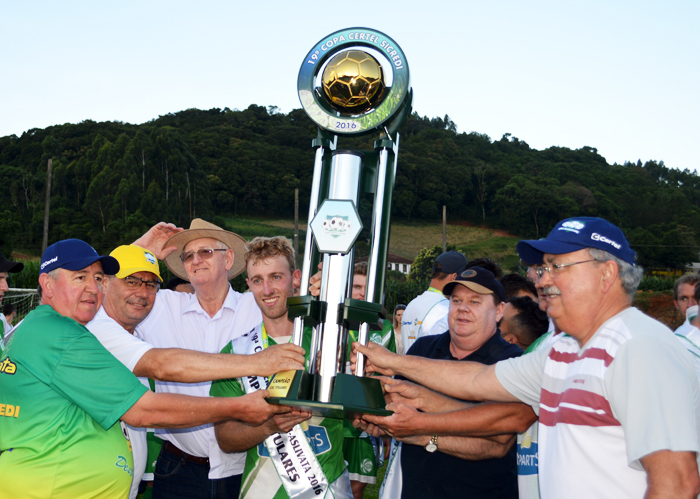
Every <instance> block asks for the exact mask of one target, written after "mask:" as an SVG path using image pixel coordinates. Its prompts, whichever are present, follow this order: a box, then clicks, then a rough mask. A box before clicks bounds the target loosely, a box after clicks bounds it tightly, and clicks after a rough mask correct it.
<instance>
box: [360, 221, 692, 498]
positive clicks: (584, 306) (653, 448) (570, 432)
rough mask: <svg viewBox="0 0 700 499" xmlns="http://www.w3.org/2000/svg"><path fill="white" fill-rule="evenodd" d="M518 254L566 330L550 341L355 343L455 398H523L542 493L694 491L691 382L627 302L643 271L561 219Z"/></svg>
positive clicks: (684, 366) (686, 366)
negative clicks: (500, 349) (483, 351)
mask: <svg viewBox="0 0 700 499" xmlns="http://www.w3.org/2000/svg"><path fill="white" fill-rule="evenodd" d="M518 253H519V254H520V257H521V258H522V259H523V260H525V261H528V262H541V263H542V265H541V266H540V267H538V269H537V273H538V276H539V285H540V286H542V288H543V293H542V296H543V297H544V299H545V300H547V314H548V315H549V316H550V317H551V318H552V319H553V320H554V322H555V323H556V324H557V326H558V327H559V328H561V329H562V330H563V331H566V333H567V334H564V335H561V337H559V338H558V339H557V340H556V341H554V342H552V344H551V345H549V346H548V347H546V348H542V349H540V350H538V351H537V352H533V353H531V354H528V355H524V356H522V357H520V358H517V359H508V360H505V361H502V362H499V363H498V364H496V365H495V366H483V365H479V364H476V363H468V362H460V363H454V364H451V363H449V362H444V361H435V360H430V359H423V358H416V357H402V358H398V357H396V356H393V355H390V354H388V353H386V352H385V351H383V350H381V349H380V348H377V347H376V346H374V345H367V346H366V347H362V346H361V345H360V346H358V345H357V344H356V345H354V348H356V350H357V351H360V352H362V353H364V354H365V355H366V356H367V357H368V358H369V360H370V362H371V364H372V366H373V367H374V368H375V369H376V370H378V371H380V372H383V373H385V374H401V375H404V376H406V377H408V378H410V379H413V380H415V381H417V382H419V383H421V384H423V385H425V386H428V387H429V388H432V389H435V390H439V391H440V392H442V393H445V394H447V395H450V396H453V397H457V398H461V399H471V400H497V401H514V400H520V401H522V402H525V403H527V404H530V405H531V406H532V407H533V409H534V410H535V411H536V412H537V413H538V414H539V473H540V477H539V478H540V490H541V494H542V498H544V499H548V498H552V499H553V498H561V497H566V498H572V499H578V498H581V499H584V498H589V497H596V498H601V497H609V498H616V499H617V498H630V499H632V498H642V497H646V498H659V497H668V498H671V497H673V498H681V497H688V498H690V497H696V496H697V495H698V493H700V475H699V474H698V464H697V456H698V452H699V451H700V446H699V445H698V436H699V435H700V386H699V385H698V380H697V378H696V376H694V373H693V365H692V361H691V359H690V357H689V355H688V353H687V352H686V351H685V350H684V349H683V348H682V346H681V345H680V344H679V342H678V341H677V340H676V339H675V338H674V336H673V335H672V334H671V332H670V330H669V329H668V328H666V327H665V326H663V325H662V324H660V323H658V322H657V321H655V320H653V319H651V318H649V317H647V316H645V315H644V314H642V313H641V312H639V311H638V310H636V309H634V308H632V307H631V302H632V296H633V295H634V292H635V291H636V288H637V286H638V285H639V281H640V279H641V275H642V271H641V269H640V268H639V267H638V266H636V265H635V263H634V257H635V255H634V251H632V250H631V249H630V247H629V244H628V242H627V240H626V239H625V237H624V235H623V233H622V231H621V230H620V229H619V228H617V227H616V226H614V225H612V224H610V223H609V222H607V221H606V220H602V219H600V218H589V217H577V218H572V219H567V220H564V221H562V222H560V223H558V224H557V225H556V226H555V227H554V229H553V230H552V231H551V232H550V234H549V235H548V236H547V238H545V239H541V240H535V241H520V242H519V243H518Z"/></svg>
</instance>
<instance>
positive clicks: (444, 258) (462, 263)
mask: <svg viewBox="0 0 700 499" xmlns="http://www.w3.org/2000/svg"><path fill="white" fill-rule="evenodd" d="M467 263H468V262H467V257H466V256H464V255H463V254H462V253H460V252H459V251H455V250H451V251H447V252H445V253H443V254H442V255H440V256H438V257H437V258H436V259H435V261H434V262H433V271H436V270H437V271H438V272H442V273H444V274H459V273H460V272H462V271H463V270H464V269H466V268H467Z"/></svg>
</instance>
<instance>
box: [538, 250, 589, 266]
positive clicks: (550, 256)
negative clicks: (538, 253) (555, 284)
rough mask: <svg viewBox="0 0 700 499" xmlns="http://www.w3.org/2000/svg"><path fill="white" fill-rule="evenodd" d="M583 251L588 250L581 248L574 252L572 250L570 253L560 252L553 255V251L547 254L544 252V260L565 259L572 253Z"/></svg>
mask: <svg viewBox="0 0 700 499" xmlns="http://www.w3.org/2000/svg"><path fill="white" fill-rule="evenodd" d="M582 251H586V250H585V249H581V250H578V251H572V252H570V253H561V254H559V255H553V254H551V253H545V254H544V258H543V260H544V261H545V262H546V263H550V262H554V261H557V260H564V259H566V258H568V257H569V256H570V255H576V254H578V253H581V252H582Z"/></svg>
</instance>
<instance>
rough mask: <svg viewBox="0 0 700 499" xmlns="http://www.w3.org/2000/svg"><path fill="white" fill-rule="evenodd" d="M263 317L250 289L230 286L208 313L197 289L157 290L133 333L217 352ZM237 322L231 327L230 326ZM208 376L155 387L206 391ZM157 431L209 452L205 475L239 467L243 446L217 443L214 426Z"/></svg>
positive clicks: (161, 344)
mask: <svg viewBox="0 0 700 499" xmlns="http://www.w3.org/2000/svg"><path fill="white" fill-rule="evenodd" d="M260 322H262V314H261V313H260V309H259V308H258V306H257V304H256V303H255V298H254V297H253V294H252V293H245V294H241V293H238V292H236V291H234V290H233V289H231V288H230V287H229V291H228V295H226V299H225V300H224V304H223V306H222V307H221V309H220V310H219V311H218V312H217V313H216V314H215V315H214V317H209V314H207V313H206V312H205V311H204V309H203V308H202V306H201V305H200V304H199V301H198V300H197V296H196V295H191V294H187V293H178V292H175V291H169V290H161V291H159V292H158V294H157V295H156V303H155V305H154V307H153V310H152V311H151V313H150V314H149V315H148V317H147V318H146V320H144V321H143V322H142V323H141V324H140V325H139V326H138V327H137V328H136V335H137V336H138V337H140V338H142V339H143V340H144V341H146V342H148V343H150V344H151V345H153V346H155V347H157V348H186V349H189V350H196V351H198V352H205V353H219V352H221V349H222V348H224V346H225V345H226V344H227V343H228V342H229V341H231V340H232V339H234V338H235V337H237V336H239V335H240V333H241V332H245V331H249V330H251V329H253V328H254V327H255V326H256V325H258V324H260ZM234 324H235V327H234ZM210 387H211V381H207V382H203V383H174V382H165V381H156V392H165V393H180V394H183V395H192V396H196V397H208V396H209V389H210ZM156 435H157V436H159V437H160V438H162V439H163V440H168V441H170V442H172V443H173V444H174V445H175V446H176V447H177V448H178V449H180V450H182V451H183V452H186V453H187V454H190V455H193V456H197V457H207V458H209V465H210V466H211V468H210V470H209V478H211V479H216V478H226V477H229V476H232V475H240V474H242V473H243V467H244V464H245V456H246V454H245V452H240V453H233V454H227V453H225V452H222V451H221V449H220V448H219V446H218V444H217V443H216V436H215V435H214V426H213V425H211V424H207V425H202V426H197V427H194V428H183V429H170V430H162V429H157V430H156Z"/></svg>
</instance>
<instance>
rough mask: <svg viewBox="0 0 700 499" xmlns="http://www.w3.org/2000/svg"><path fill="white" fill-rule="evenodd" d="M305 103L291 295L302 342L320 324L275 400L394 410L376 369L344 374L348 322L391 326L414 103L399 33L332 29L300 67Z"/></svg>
mask: <svg viewBox="0 0 700 499" xmlns="http://www.w3.org/2000/svg"><path fill="white" fill-rule="evenodd" d="M297 86H298V91H299V99H300V100H301V104H302V106H303V108H304V110H305V111H306V113H307V114H308V115H309V117H310V118H311V119H312V120H313V121H314V122H315V123H316V124H317V125H318V135H317V137H316V139H315V140H314V141H313V144H312V147H314V148H315V150H316V156H315V162H314V173H313V185H312V190H311V200H310V204H309V224H308V226H307V231H306V247H305V251H304V255H303V266H302V280H301V286H302V287H301V290H300V296H298V297H293V298H289V301H288V305H289V317H290V318H294V335H293V337H292V341H293V342H294V343H295V344H297V345H301V343H302V336H303V331H304V327H305V326H306V327H312V328H313V333H312V337H311V338H312V339H311V352H310V359H311V365H310V367H309V371H308V372H305V371H297V372H285V373H278V374H277V375H275V377H274V378H273V380H272V381H271V383H270V387H269V388H270V391H271V395H272V397H271V398H270V399H268V400H270V401H271V402H272V403H281V404H286V405H294V406H299V407H303V408H305V409H308V410H311V412H313V413H315V414H321V415H323V416H326V417H337V418H342V417H351V416H352V415H353V414H356V413H359V412H363V413H371V414H383V415H387V414H389V412H388V411H386V410H385V409H384V397H383V396H382V390H381V386H380V384H379V382H378V380H376V379H372V378H371V377H364V359H363V358H362V356H361V355H360V356H358V361H357V372H356V375H355V376H353V375H350V374H345V373H344V372H343V371H344V367H345V363H346V360H347V359H346V358H345V357H346V352H347V341H348V331H349V330H350V329H352V330H355V329H359V341H360V342H361V343H363V344H366V343H367V341H368V339H369V331H370V329H372V330H375V329H379V330H381V329H382V321H383V320H385V318H386V310H385V309H384V307H383V306H382V302H383V300H384V280H385V274H386V259H387V252H388V249H389V224H390V213H391V200H392V193H393V190H394V179H395V178H396V161H397V156H398V149H399V134H398V131H397V130H398V128H399V126H400V125H401V124H402V123H403V121H404V120H405V119H406V117H408V115H409V114H410V113H411V101H412V95H413V94H412V91H411V88H410V81H409V72H408V63H407V61H406V57H405V55H404V53H403V52H402V51H401V48H400V47H399V46H398V44H397V43H396V42H394V40H392V39H391V38H389V37H388V36H387V35H385V34H384V33H381V32H379V31H376V30H373V29H368V28H351V29H344V30H341V31H337V32H335V33H333V34H331V35H328V36H327V37H325V38H324V39H322V40H321V41H320V42H318V43H317V44H316V46H315V47H314V48H312V49H311V51H310V52H309V54H308V55H307V56H306V58H305V60H304V62H303V63H302V66H301V70H300V71H299V79H298V85H297ZM369 134H377V136H378V138H377V140H376V141H375V143H374V150H373V151H352V150H343V149H339V148H337V144H338V138H339V137H344V136H360V135H369ZM365 193H368V194H371V195H373V196H374V209H373V215H372V228H371V245H370V256H369V265H368V273H367V291H366V300H367V301H360V300H354V299H352V298H350V296H351V290H352V277H353V263H354V255H355V251H354V245H355V241H356V240H357V237H358V236H359V234H360V231H361V230H362V224H361V222H360V217H359V215H358V213H357V204H358V200H359V197H360V194H365ZM321 260H322V261H323V273H322V280H321V295H320V297H319V298H318V299H316V298H314V297H312V296H310V295H308V283H309V277H310V275H311V273H312V272H313V271H314V270H315V269H316V268H317V266H318V264H319V262H320V261H321Z"/></svg>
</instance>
